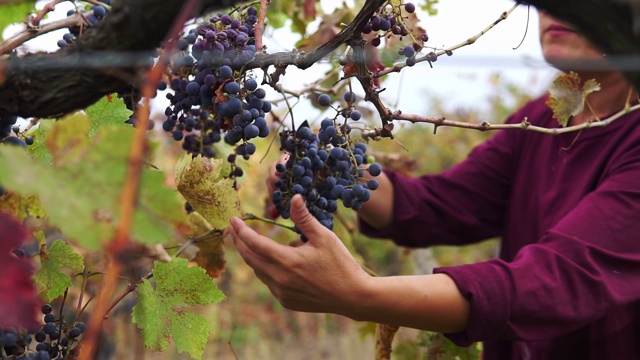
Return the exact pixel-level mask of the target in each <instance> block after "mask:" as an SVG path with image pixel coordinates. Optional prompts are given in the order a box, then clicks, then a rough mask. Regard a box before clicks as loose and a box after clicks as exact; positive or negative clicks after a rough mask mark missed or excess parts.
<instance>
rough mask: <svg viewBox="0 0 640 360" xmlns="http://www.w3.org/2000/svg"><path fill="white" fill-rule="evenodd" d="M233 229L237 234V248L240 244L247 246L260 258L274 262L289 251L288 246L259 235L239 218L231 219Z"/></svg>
mask: <svg viewBox="0 0 640 360" xmlns="http://www.w3.org/2000/svg"><path fill="white" fill-rule="evenodd" d="M231 229H232V230H233V232H234V233H235V236H234V239H235V242H236V246H238V244H239V243H240V245H241V246H245V247H246V248H247V250H248V251H250V252H251V253H253V254H255V255H256V256H258V257H259V258H262V259H265V260H269V261H273V260H274V259H277V258H279V257H282V256H283V254H284V252H285V251H286V250H287V249H288V248H287V247H286V246H284V245H280V244H278V243H277V242H275V241H273V240H271V239H269V238H268V237H266V236H262V235H260V234H258V233H257V232H255V231H254V230H253V229H252V228H250V227H249V226H247V224H245V222H244V221H242V220H240V219H239V218H237V217H233V218H231Z"/></svg>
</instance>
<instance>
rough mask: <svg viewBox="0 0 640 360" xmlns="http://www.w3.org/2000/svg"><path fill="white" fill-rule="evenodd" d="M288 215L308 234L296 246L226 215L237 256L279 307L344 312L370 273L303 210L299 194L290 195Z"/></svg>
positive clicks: (350, 309)
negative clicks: (279, 241) (274, 298)
mask: <svg viewBox="0 0 640 360" xmlns="http://www.w3.org/2000/svg"><path fill="white" fill-rule="evenodd" d="M291 219H292V220H293V222H294V223H295V224H296V225H297V226H298V228H299V229H300V230H301V231H302V233H304V234H305V236H306V237H307V238H308V241H307V243H305V244H304V245H302V246H299V247H290V246H285V245H281V244H279V243H277V242H275V241H273V240H272V239H269V238H267V237H265V236H262V235H260V234H258V233H256V232H255V231H254V230H253V229H251V228H250V227H248V226H247V225H246V224H245V223H244V222H243V221H242V220H240V219H238V218H233V219H231V227H230V229H229V230H230V233H231V235H232V237H233V239H234V242H235V245H236V248H237V250H238V252H239V253H240V255H241V256H242V258H243V259H244V260H245V262H246V263H247V264H248V265H249V266H250V267H251V268H253V270H254V272H255V273H256V276H257V277H258V278H259V279H260V280H262V282H264V283H265V284H266V285H267V287H269V290H270V291H271V293H272V294H273V295H274V296H275V297H276V298H277V299H278V301H280V303H281V304H282V306H284V307H285V308H288V309H291V310H297V311H305V312H326V313H337V314H342V315H346V316H349V315H350V314H352V313H353V312H354V311H356V310H355V308H357V305H358V304H359V303H360V302H361V301H362V297H363V296H366V295H365V293H366V289H367V284H368V282H369V281H370V279H372V277H371V276H369V275H368V274H367V273H366V272H365V271H364V270H362V268H361V267H360V265H359V264H358V263H357V262H356V260H355V259H354V258H353V257H352V256H351V254H350V253H349V251H348V250H347V248H346V247H345V246H344V244H343V243H342V242H341V241H340V239H338V237H337V236H336V235H335V234H334V233H333V232H331V231H330V230H328V229H327V228H325V227H324V226H322V225H321V224H320V223H319V222H318V221H317V220H316V219H315V218H314V217H313V216H312V215H311V214H310V213H309V211H308V210H307V208H306V206H305V204H304V201H303V199H302V197H301V196H300V195H296V196H295V197H294V198H293V199H292V203H291Z"/></svg>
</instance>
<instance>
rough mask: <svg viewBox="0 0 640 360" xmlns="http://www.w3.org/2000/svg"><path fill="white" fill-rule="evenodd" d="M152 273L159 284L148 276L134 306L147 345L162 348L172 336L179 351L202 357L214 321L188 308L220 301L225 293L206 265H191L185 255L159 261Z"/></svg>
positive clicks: (136, 318)
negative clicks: (151, 280)
mask: <svg viewBox="0 0 640 360" xmlns="http://www.w3.org/2000/svg"><path fill="white" fill-rule="evenodd" d="M153 277H154V279H155V280H156V288H155V289H154V288H153V285H152V284H151V282H150V281H149V280H146V279H145V280H144V281H143V283H142V284H140V285H138V288H137V291H138V304H137V305H136V306H134V307H133V322H134V323H135V324H136V325H137V326H138V328H139V329H140V330H142V337H143V339H144V344H145V346H147V347H149V348H152V349H153V350H156V351H163V350H165V349H166V348H167V346H168V345H169V341H170V339H171V338H173V340H174V341H175V344H176V348H177V349H178V351H179V352H187V353H188V354H189V355H190V356H191V357H192V358H194V359H199V358H202V354H203V352H204V347H205V345H206V343H207V339H208V337H209V332H211V325H209V323H208V322H207V320H206V319H205V318H204V317H203V316H202V315H199V314H194V313H191V312H188V311H187V309H185V308H186V307H188V306H194V305H208V304H214V303H219V302H221V301H223V300H225V299H226V297H225V296H224V294H223V293H222V292H221V291H220V290H219V289H218V287H217V286H216V285H215V284H214V283H213V281H212V279H211V278H210V277H209V276H207V275H206V273H205V271H204V269H202V268H200V267H197V266H194V267H189V266H188V263H187V260H186V259H181V258H176V259H174V260H173V261H171V262H170V263H163V262H159V261H156V262H155V263H154V268H153Z"/></svg>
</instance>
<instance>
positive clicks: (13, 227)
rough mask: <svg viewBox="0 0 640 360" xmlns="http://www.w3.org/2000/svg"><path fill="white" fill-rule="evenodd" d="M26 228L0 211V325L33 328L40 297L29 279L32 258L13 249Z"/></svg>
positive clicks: (31, 271) (19, 243) (23, 238)
mask: <svg viewBox="0 0 640 360" xmlns="http://www.w3.org/2000/svg"><path fill="white" fill-rule="evenodd" d="M27 237H28V232H27V230H26V229H25V228H24V227H23V226H22V225H21V224H20V223H19V222H18V221H16V220H15V219H14V218H12V217H11V216H10V215H8V214H6V213H0V274H2V276H0V327H4V328H7V327H12V326H13V327H16V328H26V329H34V328H37V326H38V322H37V320H36V318H37V311H38V308H39V305H40V301H39V300H38V298H37V296H36V288H35V285H34V282H33V279H32V274H33V271H34V269H33V264H32V262H31V259H29V258H27V259H24V258H22V259H21V258H18V257H17V256H16V255H15V254H14V253H13V250H14V249H16V248H18V247H20V246H22V244H23V242H24V241H25V240H26V239H27Z"/></svg>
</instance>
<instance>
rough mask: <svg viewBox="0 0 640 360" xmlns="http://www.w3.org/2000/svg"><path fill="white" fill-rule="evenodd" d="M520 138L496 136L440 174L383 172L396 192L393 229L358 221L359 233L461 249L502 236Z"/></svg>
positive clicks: (401, 242) (511, 134)
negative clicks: (414, 174) (517, 140)
mask: <svg viewBox="0 0 640 360" xmlns="http://www.w3.org/2000/svg"><path fill="white" fill-rule="evenodd" d="M514 118H515V117H514ZM517 136H518V134H517V133H516V132H507V131H501V132H498V133H497V134H496V135H495V136H494V137H492V138H491V139H489V140H488V141H486V142H484V143H483V144H481V145H479V146H477V147H476V148H474V149H473V150H472V152H471V153H470V154H469V156H468V157H467V158H466V159H465V161H463V162H461V163H459V164H458V165H456V166H454V167H453V168H451V169H449V170H447V171H445V172H443V173H440V174H437V175H426V176H422V177H416V178H407V177H404V176H402V175H400V174H397V173H393V172H391V171H385V173H386V174H387V176H388V177H389V179H390V180H391V182H392V184H393V189H394V203H393V205H392V206H393V208H394V212H393V213H394V218H393V221H392V225H390V226H389V227H387V228H385V229H375V228H373V227H371V226H370V225H369V224H367V223H365V222H364V221H360V223H359V227H360V231H361V232H362V233H364V234H365V235H367V236H371V237H376V238H389V239H392V240H393V241H394V242H396V243H397V244H399V245H402V246H407V247H426V246H430V245H437V244H447V245H462V244H468V243H473V242H477V241H482V240H485V239H488V238H491V237H494V236H497V235H499V234H500V232H501V230H502V226H503V222H504V214H505V210H506V206H507V200H508V194H509V191H510V183H511V177H512V173H513V169H512V167H513V158H514V154H513V152H514V151H515V149H514V146H513V144H514V143H516V141H515V139H514V138H515V137H517ZM399 209H401V210H399Z"/></svg>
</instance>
